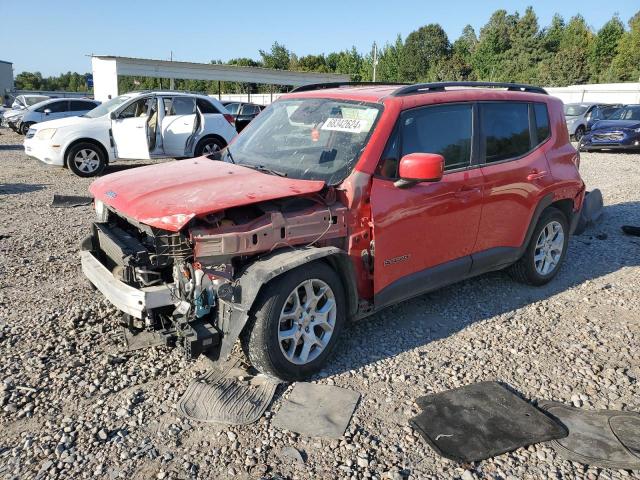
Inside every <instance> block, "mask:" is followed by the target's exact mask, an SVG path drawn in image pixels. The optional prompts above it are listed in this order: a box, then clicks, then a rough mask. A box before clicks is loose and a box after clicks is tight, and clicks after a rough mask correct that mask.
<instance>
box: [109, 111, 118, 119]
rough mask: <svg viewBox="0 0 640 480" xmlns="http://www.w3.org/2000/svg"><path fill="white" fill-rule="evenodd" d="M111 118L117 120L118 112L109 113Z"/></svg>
mask: <svg viewBox="0 0 640 480" xmlns="http://www.w3.org/2000/svg"><path fill="white" fill-rule="evenodd" d="M109 118H110V119H111V120H115V119H116V112H111V113H109Z"/></svg>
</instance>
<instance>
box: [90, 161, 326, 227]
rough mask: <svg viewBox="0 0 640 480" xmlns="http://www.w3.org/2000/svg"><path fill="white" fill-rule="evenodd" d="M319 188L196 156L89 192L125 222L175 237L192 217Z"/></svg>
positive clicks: (136, 171) (114, 178)
mask: <svg viewBox="0 0 640 480" xmlns="http://www.w3.org/2000/svg"><path fill="white" fill-rule="evenodd" d="M323 187H324V182H323V181H317V180H296V179H290V178H285V177H278V176H275V175H268V174H265V173H261V172H259V171H256V170H253V169H250V168H246V167H243V166H240V165H234V164H231V163H226V162H221V161H214V160H209V159H208V158H206V157H199V158H193V159H190V160H180V161H173V162H169V163H164V164H161V165H149V166H146V167H140V168H132V169H130V170H125V171H122V172H118V173H113V174H111V175H106V176H104V177H102V178H100V179H98V180H96V181H95V182H93V183H92V184H91V186H90V187H89V191H90V192H91V193H92V194H93V196H94V197H95V198H96V199H99V200H101V201H102V202H104V203H105V204H107V205H109V206H111V207H113V208H114V209H115V210H117V211H118V212H120V213H122V214H123V215H125V216H127V217H129V218H132V219H134V220H137V221H138V222H140V223H144V224H146V225H151V226H153V227H157V228H162V229H165V230H170V231H172V232H177V231H179V230H180V229H181V228H182V227H184V226H185V225H186V224H187V223H188V222H189V220H191V219H192V218H194V217H197V216H201V215H207V214H210V213H214V212H218V211H221V210H224V209H227V208H231V207H239V206H242V205H249V204H252V203H257V202H263V201H267V200H275V199H278V198H284V197H291V196H297V195H304V194H309V193H315V192H319V191H320V190H322V188H323Z"/></svg>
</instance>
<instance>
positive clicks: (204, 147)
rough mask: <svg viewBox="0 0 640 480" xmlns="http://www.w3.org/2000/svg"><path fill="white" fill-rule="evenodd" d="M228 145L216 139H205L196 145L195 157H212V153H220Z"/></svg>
mask: <svg viewBox="0 0 640 480" xmlns="http://www.w3.org/2000/svg"><path fill="white" fill-rule="evenodd" d="M226 146H227V145H226V144H225V143H224V142H223V141H222V140H220V139H218V138H215V137H208V138H203V139H202V140H200V141H199V142H198V145H196V149H195V150H194V156H195V157H201V156H202V155H211V154H212V153H215V152H219V151H220V150H222V149H223V148H224V147H226Z"/></svg>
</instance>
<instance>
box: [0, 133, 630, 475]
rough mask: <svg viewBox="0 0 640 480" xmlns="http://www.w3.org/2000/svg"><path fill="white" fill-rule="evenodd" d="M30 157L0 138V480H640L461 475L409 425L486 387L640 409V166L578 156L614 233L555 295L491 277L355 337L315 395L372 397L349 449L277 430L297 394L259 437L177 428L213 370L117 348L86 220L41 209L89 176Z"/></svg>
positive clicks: (157, 351) (178, 357) (485, 464)
mask: <svg viewBox="0 0 640 480" xmlns="http://www.w3.org/2000/svg"><path fill="white" fill-rule="evenodd" d="M21 143H22V137H20V136H18V135H16V134H13V133H11V132H9V131H8V130H6V129H3V130H1V131H0V164H1V165H2V168H1V170H0V219H1V222H0V359H1V360H0V431H2V436H1V438H0V478H7V479H21V478H37V479H45V478H75V479H85V478H98V477H100V478H108V479H138V478H140V479H149V478H158V479H191V478H203V479H206V478H227V477H231V476H239V477H240V478H268V479H275V478H292V479H295V478H298V479H305V478H353V479H356V478H368V479H378V480H381V479H392V480H400V479H407V478H411V479H436V478H438V479H440V478H450V479H459V478H462V479H465V480H471V479H474V478H478V479H479V478H496V479H497V478H500V479H521V478H530V479H537V478H572V479H573V478H578V479H596V478H602V479H618V478H633V477H634V476H635V478H639V477H638V475H640V474H639V473H638V472H627V471H613V470H605V469H599V468H589V467H587V466H584V465H580V464H577V463H572V462H567V461H564V460H562V459H561V458H559V457H558V456H557V455H556V453H555V452H554V450H553V449H552V448H551V447H550V446H548V445H546V444H539V445H532V446H529V447H527V448H521V449H518V450H516V451H514V452H511V453H508V454H504V455H500V456H498V457H495V458H493V459H489V460H485V461H482V462H478V463H477V464H474V465H463V466H461V465H458V464H455V463H453V462H451V461H448V460H446V459H444V458H441V457H439V456H438V455H437V454H436V453H435V452H434V451H433V450H432V449H431V448H430V447H428V446H427V445H426V443H425V442H424V441H423V440H422V438H421V437H420V436H419V435H418V434H417V433H416V432H414V431H413V430H412V429H411V428H410V427H409V426H408V424H407V421H408V419H409V418H411V417H412V416H414V415H416V414H417V413H418V407H417V405H415V403H414V399H415V398H417V397H418V396H421V395H425V394H428V393H435V392H441V391H443V390H446V389H451V388H456V387H460V386H463V385H466V384H468V383H472V382H478V381H485V380H497V381H501V382H504V383H506V384H508V385H510V386H511V387H512V388H514V389H515V390H517V391H518V392H520V393H521V394H522V395H523V396H524V397H525V398H528V399H531V401H532V402H533V403H536V402H537V401H540V400H542V399H547V400H555V401H559V402H564V403H567V404H571V405H575V406H579V407H581V408H585V409H594V408H595V409H600V408H607V409H622V410H634V411H640V385H639V383H638V379H639V378H640V296H639V295H638V292H640V267H639V265H640V239H638V238H635V237H631V236H626V235H624V234H623V233H622V232H621V231H620V226H621V225H623V224H631V225H634V224H635V225H640V208H639V207H640V203H639V201H640V154H631V153H583V154H582V166H581V173H582V175H583V177H584V179H585V181H586V182H587V185H588V188H590V189H592V188H600V189H601V190H602V192H603V196H604V200H605V211H606V213H605V218H604V221H603V223H602V224H600V225H598V226H596V227H594V228H592V229H591V230H589V231H587V232H586V234H585V235H583V236H580V237H574V238H572V240H571V242H570V247H569V253H568V258H567V261H566V263H565V265H564V266H563V268H562V271H561V272H560V274H559V275H558V277H557V278H556V279H555V280H554V281H553V282H552V283H551V284H549V285H546V286H544V287H540V288H532V287H527V286H524V285H520V284H517V283H515V282H513V281H512V280H511V279H510V278H509V277H508V276H507V275H506V274H505V273H502V272H498V273H491V274H488V275H484V276H482V277H479V278H476V279H472V280H469V281H465V282H462V283H459V284H456V285H453V286H450V287H447V288H444V289H441V290H439V291H436V292H433V293H430V294H427V295H423V296H421V297H419V298H416V299H413V300H410V301H407V302H404V303H402V304H400V305H397V306H394V307H391V308H388V309H386V310H384V311H382V312H380V313H379V314H377V315H375V316H374V317H372V318H370V319H368V320H366V321H363V322H360V323H357V324H354V325H352V326H351V327H350V331H349V334H348V335H345V336H344V338H343V340H342V342H341V344H340V345H339V346H338V348H337V349H336V352H335V356H334V359H333V360H332V361H331V362H330V364H329V365H327V367H326V368H325V370H324V371H323V372H322V374H321V375H319V376H318V377H317V378H316V379H315V380H314V381H317V382H319V383H324V384H328V385H337V386H340V387H344V388H348V389H352V390H355V391H357V392H360V393H361V394H362V397H361V400H360V402H359V404H358V406H357V408H356V411H355V413H354V416H353V418H352V419H351V422H350V424H349V427H348V429H347V431H346V432H345V434H344V436H343V437H342V438H340V439H337V440H325V439H315V438H309V437H305V436H302V435H297V434H295V433H292V432H288V431H282V430H278V429H276V428H275V427H272V426H271V419H272V414H273V413H274V412H277V411H278V409H279V407H280V405H281V404H282V401H283V398H284V397H285V396H286V395H287V392H289V391H290V388H291V386H285V385H282V386H280V387H279V388H278V390H277V392H276V395H275V398H274V401H273V403H272V405H271V406H270V407H269V409H268V411H267V413H266V414H265V415H264V416H263V417H262V418H261V419H260V420H259V421H258V422H257V423H255V424H253V425H247V426H242V427H228V426H225V425H215V424H198V423H195V422H191V421H190V420H187V419H185V418H183V417H181V416H180V415H178V413H177V408H176V404H177V402H178V400H179V399H180V397H181V395H182V394H183V393H184V391H185V390H186V388H187V386H188V385H189V383H190V382H191V381H192V380H193V379H194V378H196V377H198V376H199V375H201V374H202V373H203V372H204V371H205V370H206V369H207V366H208V365H207V363H206V361H205V360H203V359H198V360H197V361H194V362H190V361H187V360H185V359H184V358H183V356H182V354H181V352H180V351H179V350H171V349H166V348H164V347H153V348H147V349H142V350H136V351H131V352H126V351H125V350H124V348H123V345H122V343H121V336H120V329H119V327H118V322H119V318H120V315H119V313H118V312H117V311H116V309H115V308H114V307H112V306H111V305H110V304H109V303H108V302H107V301H106V300H104V298H103V297H102V296H101V295H99V294H97V293H95V292H94V291H92V290H91V289H90V288H89V287H88V286H87V283H86V281H85V280H84V278H83V276H82V274H81V271H80V266H79V259H78V245H79V242H80V240H81V239H82V238H83V237H84V236H86V235H87V234H88V233H89V230H90V225H91V222H92V221H93V218H94V214H93V212H92V209H91V207H90V206H80V207H75V208H72V209H60V208H58V209H52V208H50V206H49V205H50V203H51V199H52V197H53V195H54V194H55V193H58V194H64V195H86V194H87V187H88V186H89V184H90V183H91V179H82V178H78V177H76V176H74V175H71V174H70V173H69V172H68V171H66V170H62V169H59V168H50V167H45V166H43V165H41V164H39V163H38V162H37V161H36V160H33V159H30V158H28V157H27V156H26V155H25V154H24V153H23V152H22V151H20V150H17V149H15V147H13V146H15V145H19V144H21ZM144 163H145V162H143V161H140V162H128V163H122V164H119V165H114V166H113V167H110V168H108V169H107V173H109V172H114V171H116V170H123V169H126V168H130V167H131V166H132V165H139V164H144ZM146 163H148V161H147V162H146ZM150 181H152V179H150ZM293 450H295V452H297V455H295V454H294V453H293ZM283 452H289V455H283ZM301 452H304V457H303V456H302V453H301ZM298 456H299V457H300V460H301V461H298V460H297V458H298ZM283 457H284V458H283ZM292 457H293V458H292Z"/></svg>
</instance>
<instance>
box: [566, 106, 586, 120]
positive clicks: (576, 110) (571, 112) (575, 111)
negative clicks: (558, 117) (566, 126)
mask: <svg viewBox="0 0 640 480" xmlns="http://www.w3.org/2000/svg"><path fill="white" fill-rule="evenodd" d="M588 108H589V105H579V104H576V103H569V104H567V105H565V106H564V114H565V115H566V116H567V117H577V116H578V115H584V114H585V112H586V111H587V109H588Z"/></svg>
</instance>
